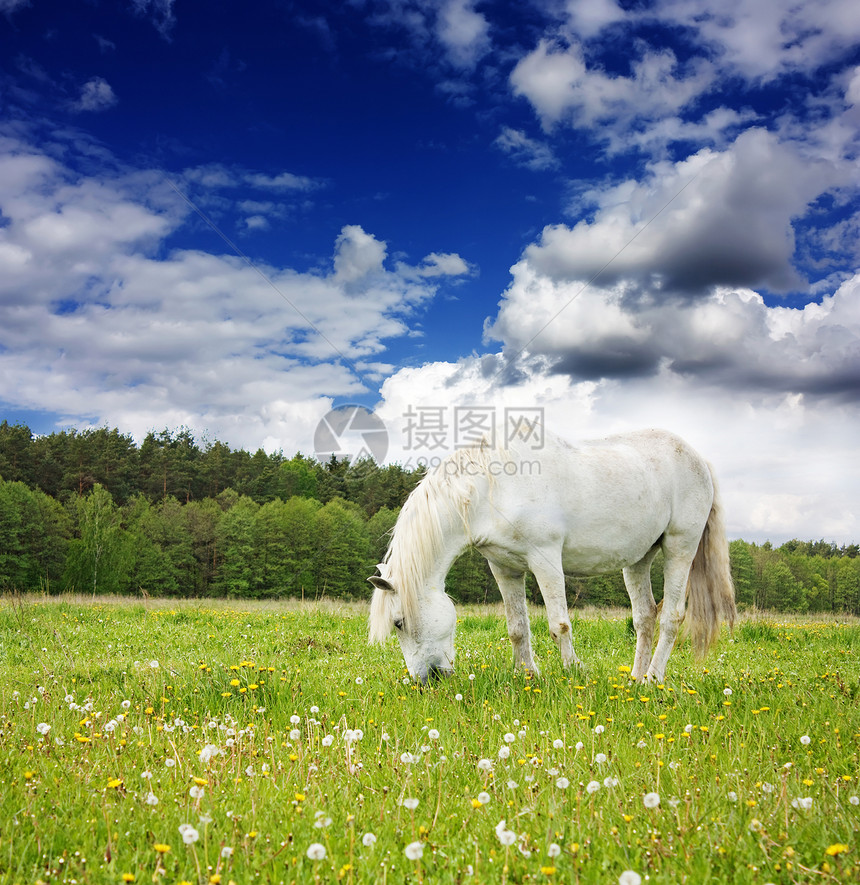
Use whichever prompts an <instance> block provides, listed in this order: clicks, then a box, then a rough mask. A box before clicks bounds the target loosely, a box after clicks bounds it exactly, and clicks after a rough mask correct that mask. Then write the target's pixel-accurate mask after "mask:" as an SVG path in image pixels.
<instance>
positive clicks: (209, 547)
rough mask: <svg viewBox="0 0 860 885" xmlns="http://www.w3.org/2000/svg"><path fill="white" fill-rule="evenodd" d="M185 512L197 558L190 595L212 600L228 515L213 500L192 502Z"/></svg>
mask: <svg viewBox="0 0 860 885" xmlns="http://www.w3.org/2000/svg"><path fill="white" fill-rule="evenodd" d="M183 511H184V516H185V527H186V531H187V532H188V540H189V543H190V545H191V555H192V556H193V558H194V569H193V571H192V581H193V589H191V591H190V592H191V593H192V595H194V596H209V595H210V593H212V590H213V588H212V583H213V580H214V578H215V573H216V571H217V568H218V561H219V547H218V530H219V526H220V523H221V518H222V516H223V515H224V511H223V510H222V509H221V507H220V506H219V503H218V501H216V500H214V499H213V498H205V499H204V500H202V501H190V502H189V503H188V504H186V505H185V506H184V508H183Z"/></svg>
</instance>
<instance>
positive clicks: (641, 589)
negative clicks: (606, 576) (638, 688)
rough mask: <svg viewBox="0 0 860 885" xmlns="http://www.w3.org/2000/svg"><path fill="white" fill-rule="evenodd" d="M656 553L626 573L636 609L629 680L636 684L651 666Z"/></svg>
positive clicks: (625, 577) (626, 583) (626, 579)
mask: <svg viewBox="0 0 860 885" xmlns="http://www.w3.org/2000/svg"><path fill="white" fill-rule="evenodd" d="M657 549H658V548H657V547H654V548H652V549H651V550H649V551H648V553H646V554H645V556H644V557H643V558H642V559H640V560H639V562H637V563H635V564H634V565H631V566H628V567H627V568H626V569H624V584H625V586H626V587H627V594H628V596H629V597H630V604H631V605H632V607H633V628H634V629H635V630H636V654H635V655H634V657H633V671H632V673H631V674H630V676H631V678H633V679H635V680H636V681H637V682H641V681H642V679H643V678H644V677H645V673H646V671H647V670H648V665H649V663H650V662H651V646H652V644H653V642H654V626H655V624H656V622H657V606H656V605H655V604H654V593H653V592H652V590H651V563H652V562H653V561H654V557H655V556H656V555H657Z"/></svg>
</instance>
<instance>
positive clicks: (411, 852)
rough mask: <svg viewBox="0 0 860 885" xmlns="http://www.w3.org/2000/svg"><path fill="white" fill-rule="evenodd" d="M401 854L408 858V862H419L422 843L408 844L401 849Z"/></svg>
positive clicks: (422, 851) (422, 852)
mask: <svg viewBox="0 0 860 885" xmlns="http://www.w3.org/2000/svg"><path fill="white" fill-rule="evenodd" d="M403 853H404V854H405V855H406V857H408V858H409V860H421V857H422V855H423V854H424V843H423V842H410V843H409V844H408V845H407V846H406V847H405V848H404V849H403Z"/></svg>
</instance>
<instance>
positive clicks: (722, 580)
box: [685, 464, 737, 660]
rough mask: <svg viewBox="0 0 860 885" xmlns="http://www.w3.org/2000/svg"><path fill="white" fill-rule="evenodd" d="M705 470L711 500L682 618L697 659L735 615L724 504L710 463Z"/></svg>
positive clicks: (702, 656) (694, 561)
mask: <svg viewBox="0 0 860 885" xmlns="http://www.w3.org/2000/svg"><path fill="white" fill-rule="evenodd" d="M708 468H709V469H710V471H711V480H712V482H713V486H714V499H713V503H712V504H711V512H710V514H709V516H708V522H707V523H706V525H705V528H704V531H703V532H702V537H701V540H700V541H699V549H698V550H697V551H696V556H695V558H694V559H693V565H692V566H691V568H690V578H689V581H688V583H687V616H686V618H685V622H686V628H687V631H688V632H689V634H690V641H691V642H692V644H693V654H694V655H695V656H696V658H698V659H699V660H701V659H702V658H704V657H705V655H706V654H707V653H708V651H709V650H710V648H711V646H712V645H713V644H714V643H715V642H716V641H717V637H718V636H719V635H720V625H721V624H722V622H723V621H726V622H727V623H728V625H729V627H733V626H734V623H735V615H736V614H737V611H736V609H735V585H734V582H733V581H732V572H731V566H730V563H729V544H728V541H727V540H726V527H725V521H724V517H723V505H722V501H721V499H720V493H719V490H718V488H717V481H716V478H715V477H714V471H713V468H712V467H711V466H710V464H709V465H708Z"/></svg>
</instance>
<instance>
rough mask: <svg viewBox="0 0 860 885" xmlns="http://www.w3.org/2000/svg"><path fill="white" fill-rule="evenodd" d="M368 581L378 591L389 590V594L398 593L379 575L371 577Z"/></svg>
mask: <svg viewBox="0 0 860 885" xmlns="http://www.w3.org/2000/svg"><path fill="white" fill-rule="evenodd" d="M367 580H368V581H370V583H371V584H373V586H374V587H376V589H377V590H387V591H388V592H389V593H396V592H397V591H396V590H395V589H394V587H393V586H392V585H391V584H390V583H389V582H388V581H386V580H385V578H382V577H380V576H379V575H371V576H370V577H369V578H368V579H367Z"/></svg>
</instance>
